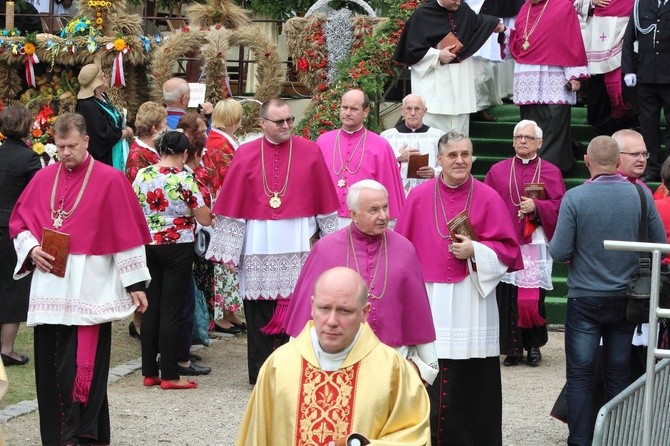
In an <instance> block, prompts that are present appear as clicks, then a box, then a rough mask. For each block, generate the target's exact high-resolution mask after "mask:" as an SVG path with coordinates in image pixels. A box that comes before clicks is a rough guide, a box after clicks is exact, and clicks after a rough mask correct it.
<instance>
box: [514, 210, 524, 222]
mask: <svg viewBox="0 0 670 446" xmlns="http://www.w3.org/2000/svg"><path fill="white" fill-rule="evenodd" d="M516 215H517V217H519V221H521V220H523V215H524V214H523V211H522V210H521V209H519V212H517V213H516Z"/></svg>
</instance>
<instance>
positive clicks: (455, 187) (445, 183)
mask: <svg viewBox="0 0 670 446" xmlns="http://www.w3.org/2000/svg"><path fill="white" fill-rule="evenodd" d="M469 179H470V175H468V177H467V178H466V179H465V181H463V182H462V183H461V184H457V185H456V186H452V185H451V184H447V182H446V181H444V178H442V175H440V181H442V184H444V185H445V186H447V187H448V188H449V189H458V188H459V187H461V186H462V185H464V184H465V183H467V182H468V180H469Z"/></svg>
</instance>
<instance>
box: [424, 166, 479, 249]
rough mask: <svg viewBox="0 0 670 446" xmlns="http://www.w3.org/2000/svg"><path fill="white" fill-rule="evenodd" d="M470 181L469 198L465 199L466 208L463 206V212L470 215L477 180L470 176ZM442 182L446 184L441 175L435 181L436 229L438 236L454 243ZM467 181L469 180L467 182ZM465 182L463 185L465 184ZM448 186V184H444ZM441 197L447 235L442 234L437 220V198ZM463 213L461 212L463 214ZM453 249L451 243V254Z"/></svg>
mask: <svg viewBox="0 0 670 446" xmlns="http://www.w3.org/2000/svg"><path fill="white" fill-rule="evenodd" d="M468 179H469V180H470V189H469V190H468V196H467V198H466V199H465V206H463V211H467V213H468V214H470V208H471V207H472V190H473V189H474V185H475V180H474V178H472V175H469V176H468ZM440 181H442V182H443V183H444V180H443V179H442V175H440V176H439V177H438V178H436V179H435V195H434V196H433V211H434V212H433V213H434V215H435V229H437V235H439V236H440V237H442V238H444V239H449V241H450V242H453V240H451V234H450V233H449V225H448V223H449V218H447V210H446V209H445V208H444V201H443V200H442V196H441V195H440V184H439V182H440ZM465 181H467V180H465ZM465 181H464V182H463V183H465ZM444 184H447V183H444ZM438 196H439V197H440V205H441V207H442V217H443V218H444V224H445V226H447V233H446V234H442V231H440V223H439V221H438V218H437V197H438ZM463 211H461V212H463ZM452 250H453V248H452V245H451V243H449V252H452Z"/></svg>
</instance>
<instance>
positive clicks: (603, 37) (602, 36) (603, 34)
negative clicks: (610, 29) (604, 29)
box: [600, 33, 607, 42]
mask: <svg viewBox="0 0 670 446" xmlns="http://www.w3.org/2000/svg"><path fill="white" fill-rule="evenodd" d="M605 39H607V36H606V35H605V33H602V34H601V35H600V40H602V41H603V42H604V41H605Z"/></svg>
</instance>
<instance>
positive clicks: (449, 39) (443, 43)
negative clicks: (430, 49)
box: [436, 31, 463, 54]
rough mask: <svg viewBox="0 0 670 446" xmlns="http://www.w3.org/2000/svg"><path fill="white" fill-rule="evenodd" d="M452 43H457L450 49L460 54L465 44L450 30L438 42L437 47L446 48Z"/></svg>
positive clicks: (439, 48) (453, 52)
mask: <svg viewBox="0 0 670 446" xmlns="http://www.w3.org/2000/svg"><path fill="white" fill-rule="evenodd" d="M451 45H456V46H455V47H454V48H453V49H451V50H450V52H451V53H452V54H458V52H459V51H460V50H461V48H463V44H462V43H461V41H460V40H458V37H456V36H455V35H454V33H452V32H451V31H450V32H449V34H447V35H446V36H444V37H443V38H442V40H440V41H439V42H437V46H436V48H437V49H438V50H441V49H442V48H446V47H448V46H451Z"/></svg>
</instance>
